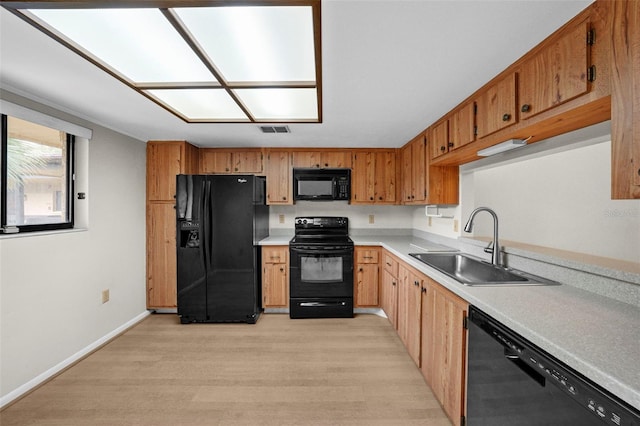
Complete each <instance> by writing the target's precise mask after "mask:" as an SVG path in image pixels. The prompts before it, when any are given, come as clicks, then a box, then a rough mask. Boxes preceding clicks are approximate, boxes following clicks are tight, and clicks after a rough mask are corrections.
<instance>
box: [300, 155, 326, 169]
mask: <svg viewBox="0 0 640 426" xmlns="http://www.w3.org/2000/svg"><path fill="white" fill-rule="evenodd" d="M320 156H321V154H320V151H300V152H299V151H296V152H294V153H293V167H302V168H316V169H319V168H320V162H321V161H322V159H321V158H320Z"/></svg>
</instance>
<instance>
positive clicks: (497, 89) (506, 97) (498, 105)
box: [476, 73, 518, 138]
mask: <svg viewBox="0 0 640 426" xmlns="http://www.w3.org/2000/svg"><path fill="white" fill-rule="evenodd" d="M476 105H477V113H476V122H477V126H478V138H482V137H484V136H487V135H490V134H491V133H494V132H497V131H498V130H502V129H504V128H505V127H508V126H511V125H513V124H515V123H516V122H517V118H518V117H517V113H516V74H515V73H511V74H508V75H507V76H506V77H504V78H502V79H501V80H499V81H497V82H496V83H495V84H493V85H491V86H489V87H487V88H486V89H484V91H483V92H481V93H480V94H479V96H478V98H477V99H476Z"/></svg>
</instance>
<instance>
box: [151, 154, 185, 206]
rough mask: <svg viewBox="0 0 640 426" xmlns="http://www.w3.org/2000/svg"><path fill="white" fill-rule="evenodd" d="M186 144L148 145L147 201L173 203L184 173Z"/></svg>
mask: <svg viewBox="0 0 640 426" xmlns="http://www.w3.org/2000/svg"><path fill="white" fill-rule="evenodd" d="M184 144H185V143H184V142H148V143H147V200H150V201H172V200H173V197H174V196H175V194H176V175H178V174H180V173H181V172H182V150H183V145H184Z"/></svg>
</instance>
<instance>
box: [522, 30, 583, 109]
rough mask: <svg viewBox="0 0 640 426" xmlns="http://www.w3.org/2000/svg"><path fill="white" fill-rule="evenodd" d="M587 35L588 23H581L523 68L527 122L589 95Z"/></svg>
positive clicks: (523, 91)
mask: <svg viewBox="0 0 640 426" xmlns="http://www.w3.org/2000/svg"><path fill="white" fill-rule="evenodd" d="M587 31H588V22H587V21H586V20H585V21H582V22H580V23H578V24H577V25H576V26H574V27H573V28H570V29H568V30H567V31H566V33H565V34H564V35H563V36H562V37H560V38H559V39H558V40H557V41H556V42H555V43H553V44H551V45H549V46H547V47H545V48H544V49H543V50H542V51H540V52H539V53H538V54H537V55H535V56H534V57H532V58H531V59H529V60H528V61H527V62H525V63H524V64H523V66H522V69H521V70H520V78H519V91H518V93H519V96H520V112H521V113H522V115H521V117H522V118H523V119H526V118H529V117H533V116H534V115H536V114H538V113H540V112H542V111H546V110H547V109H549V108H552V107H554V106H556V105H560V104H562V103H564V102H566V101H568V100H571V99H573V98H575V97H576V96H579V95H581V94H583V93H586V92H587V90H588V88H589V86H588V81H587V67H588V47H587V42H586V38H587V37H586V36H587Z"/></svg>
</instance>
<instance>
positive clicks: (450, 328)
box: [421, 279, 468, 425]
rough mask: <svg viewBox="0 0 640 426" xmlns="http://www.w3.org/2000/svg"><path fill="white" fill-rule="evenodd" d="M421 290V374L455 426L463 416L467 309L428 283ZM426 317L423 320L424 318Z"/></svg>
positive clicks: (445, 292)
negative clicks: (422, 290) (423, 291)
mask: <svg viewBox="0 0 640 426" xmlns="http://www.w3.org/2000/svg"><path fill="white" fill-rule="evenodd" d="M427 281H428V284H427V285H426V286H423V288H425V289H426V293H423V299H422V302H423V305H422V306H423V307H424V308H425V309H426V310H425V312H424V313H423V315H424V316H423V335H422V348H423V364H422V367H421V370H422V372H423V374H424V376H425V379H426V381H427V383H429V385H430V386H431V389H432V390H433V393H434V395H435V396H436V398H437V399H438V401H440V403H441V404H442V407H443V409H444V411H445V412H446V413H447V415H448V416H449V418H450V419H451V420H452V421H453V423H454V424H456V425H459V424H460V419H461V417H462V415H463V413H464V388H465V387H464V384H465V375H464V372H465V368H466V365H465V357H466V330H465V328H464V318H465V317H466V315H467V310H468V305H467V303H466V302H465V301H464V300H462V299H460V298H459V297H458V296H456V295H454V294H453V293H451V292H449V291H448V290H446V289H444V288H442V286H440V285H439V284H437V283H435V282H434V281H432V280H429V279H427ZM425 317H426V318H425Z"/></svg>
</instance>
